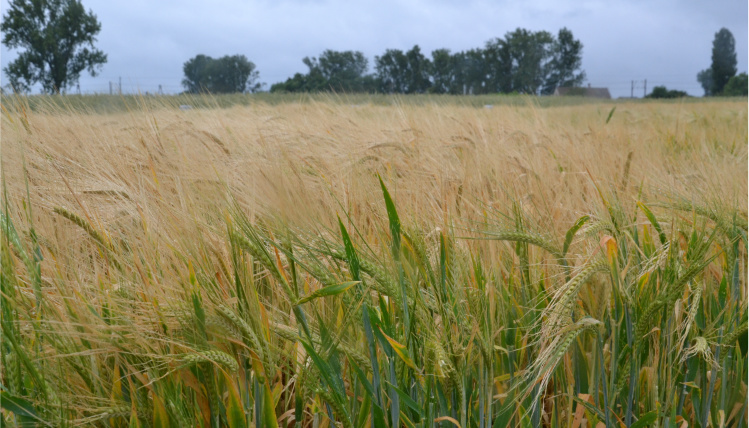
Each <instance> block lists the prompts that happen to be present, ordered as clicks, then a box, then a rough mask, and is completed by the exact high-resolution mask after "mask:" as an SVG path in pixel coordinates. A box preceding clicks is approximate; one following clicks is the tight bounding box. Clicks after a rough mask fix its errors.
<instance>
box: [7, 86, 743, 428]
mask: <svg viewBox="0 0 749 428" xmlns="http://www.w3.org/2000/svg"><path fill="white" fill-rule="evenodd" d="M115 98H116V97H115ZM60 100H63V101H60ZM121 101H122V99H120V101H118V100H117V99H106V98H101V99H97V100H96V101H95V102H96V103H101V105H102V106H106V107H101V108H98V107H97V106H93V107H92V104H89V105H88V106H87V105H86V103H85V102H83V101H81V99H80V98H78V99H76V98H74V97H69V98H67V99H65V98H62V97H60V98H57V99H51V100H50V99H45V98H43V97H31V98H28V99H27V98H12V99H11V98H4V99H3V104H2V106H3V110H2V128H1V130H0V131H1V137H2V148H1V152H0V155H1V159H2V195H3V196H2V213H1V214H0V215H1V217H0V220H1V224H0V226H1V228H2V244H1V249H2V254H1V255H2V268H1V269H0V270H1V276H0V299H2V300H1V301H0V304H1V306H2V308H1V310H2V320H1V324H2V343H1V344H0V354H1V355H0V356H1V357H2V358H1V361H2V363H1V364H2V371H1V373H0V374H1V380H0V381H1V384H0V394H1V396H0V399H1V400H0V404H2V406H1V407H2V425H3V426H9V427H21V426H50V427H77V426H97V427H191V426H196V427H211V428H213V427H232V428H233V427H315V428H318V427H319V428H324V427H337V426H342V427H357V428H359V427H454V426H458V427H478V428H485V427H486V428H490V427H498V428H499V427H574V428H578V427H635V428H640V427H646V426H655V427H665V428H670V427H679V428H683V427H708V426H710V427H746V426H747V416H748V415H747V380H746V379H747V275H746V272H747V192H748V190H747V174H748V166H747V157H748V153H747V141H748V138H749V137H748V133H747V120H748V118H747V103H746V99H745V98H744V99H722V100H692V101H676V102H581V101H575V102H568V103H565V102H559V101H553V102H547V101H543V100H539V99H534V98H523V97H513V98H512V100H511V101H508V102H497V101H496V100H495V101H485V100H483V99H482V100H479V102H476V99H471V98H470V97H466V98H456V97H451V98H448V97H432V98H429V97H423V98H408V97H403V98H392V97H381V98H376V99H375V98H361V99H356V98H347V97H322V96H321V97H307V98H304V99H291V98H289V99H283V100H280V101H278V100H277V101H278V102H272V99H267V100H263V99H261V100H260V101H257V102H251V103H244V104H242V103H236V102H229V101H227V100H224V99H222V98H211V97H205V98H192V99H190V100H187V101H185V100H183V99H180V98H159V99H149V98H146V97H133V98H131V99H129V100H128V101H127V102H121ZM490 102H491V103H494V105H493V107H492V108H487V107H484V104H489V103H490ZM183 104H191V105H192V106H193V108H190V109H185V108H183V109H180V105H183ZM97 105H98V104H97Z"/></svg>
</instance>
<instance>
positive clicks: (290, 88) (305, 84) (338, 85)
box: [270, 49, 374, 92]
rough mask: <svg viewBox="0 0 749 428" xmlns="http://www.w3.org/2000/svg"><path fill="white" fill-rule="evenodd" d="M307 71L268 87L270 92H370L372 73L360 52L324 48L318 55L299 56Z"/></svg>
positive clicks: (372, 87) (372, 89) (372, 86)
mask: <svg viewBox="0 0 749 428" xmlns="http://www.w3.org/2000/svg"><path fill="white" fill-rule="evenodd" d="M302 62H303V63H304V65H306V66H307V68H308V69H309V71H308V72H307V74H301V73H297V74H295V75H294V77H293V78H290V79H286V81H285V82H283V83H276V84H274V85H273V86H271V88H270V91H271V92H322V91H331V90H332V91H342V92H372V91H374V82H373V78H372V76H369V75H366V74H365V73H366V72H367V68H368V60H367V58H366V57H365V56H364V54H363V53H361V52H359V51H333V50H330V49H327V50H325V51H324V52H323V53H322V54H321V55H320V57H319V58H316V57H305V58H304V59H302Z"/></svg>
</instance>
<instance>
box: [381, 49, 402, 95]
mask: <svg viewBox="0 0 749 428" xmlns="http://www.w3.org/2000/svg"><path fill="white" fill-rule="evenodd" d="M407 69H408V58H406V54H404V53H403V51H402V50H400V49H387V50H386V51H385V53H384V54H382V55H381V56H375V76H376V77H377V82H378V88H379V90H380V91H382V92H384V93H386V94H392V93H401V94H402V93H405V92H406V90H407V88H408V86H407V79H408V77H407V75H406V74H407Z"/></svg>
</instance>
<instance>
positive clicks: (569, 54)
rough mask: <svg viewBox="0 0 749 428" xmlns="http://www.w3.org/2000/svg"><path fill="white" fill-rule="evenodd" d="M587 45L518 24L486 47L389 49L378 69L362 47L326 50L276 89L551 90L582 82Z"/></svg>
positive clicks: (561, 33) (389, 91) (564, 32)
mask: <svg viewBox="0 0 749 428" xmlns="http://www.w3.org/2000/svg"><path fill="white" fill-rule="evenodd" d="M582 50H583V45H582V43H581V42H580V41H579V40H576V39H575V38H574V36H573V34H572V32H571V31H570V30H568V29H567V28H562V29H561V30H559V32H558V34H557V35H556V37H555V36H554V35H552V34H551V33H549V32H548V31H530V30H527V29H523V28H518V29H516V30H515V31H512V32H509V33H507V34H506V35H505V37H504V38H495V39H492V40H489V41H487V42H486V43H485V45H484V47H483V48H475V49H469V50H466V51H461V52H455V53H452V52H450V50H449V49H437V50H435V51H432V52H431V56H430V57H427V56H426V55H425V54H424V53H423V52H422V50H421V48H420V47H419V45H415V46H414V47H412V48H411V49H409V50H407V51H405V52H404V51H402V50H400V49H387V50H386V51H385V52H384V53H383V54H382V55H378V56H375V59H374V72H373V73H367V70H368V68H369V62H368V60H367V58H366V57H365V56H364V54H362V53H361V52H359V51H333V50H325V51H324V52H323V53H322V54H321V55H320V56H319V57H317V58H315V57H312V58H310V57H305V58H304V59H303V60H302V62H303V63H304V64H305V65H306V66H307V68H308V71H307V73H305V74H302V73H296V74H295V75H294V76H293V77H291V78H289V79H287V80H286V81H284V82H279V83H276V84H274V85H272V86H271V88H270V91H271V92H323V91H339V92H378V93H386V94H392V93H399V94H423V93H436V94H487V93H513V92H514V93H523V94H551V93H553V92H554V90H555V89H556V88H557V87H560V86H580V85H581V84H582V83H583V81H584V80H585V72H584V71H582V70H581V66H582Z"/></svg>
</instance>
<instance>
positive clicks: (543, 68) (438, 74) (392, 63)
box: [0, 0, 749, 98]
mask: <svg viewBox="0 0 749 428" xmlns="http://www.w3.org/2000/svg"><path fill="white" fill-rule="evenodd" d="M100 30H101V24H100V23H99V21H98V19H97V18H96V15H94V13H93V12H92V11H90V10H89V11H86V10H85V9H84V7H83V5H82V4H81V2H80V0H34V1H30V0H9V4H8V8H7V9H6V11H5V13H4V14H3V20H2V23H0V31H2V35H3V37H2V43H3V44H4V45H5V46H7V47H8V48H9V49H19V48H20V49H23V51H22V52H20V53H19V55H18V57H17V58H16V59H15V60H14V61H11V62H10V63H8V65H7V66H6V67H5V68H4V69H3V71H4V72H5V74H6V76H7V77H8V87H9V89H10V90H13V91H20V92H28V91H29V90H30V89H31V86H32V85H34V84H41V86H42V90H43V92H46V93H60V92H64V91H65V89H66V88H69V87H71V86H73V85H75V84H76V83H77V82H78V79H79V78H80V75H81V73H82V72H84V71H87V72H88V73H90V74H91V75H92V76H96V74H97V73H98V72H99V71H100V70H101V68H102V66H103V64H105V63H106V62H107V55H106V54H105V53H104V52H102V51H101V50H99V49H96V47H95V46H94V42H95V41H96V35H97V34H98V33H99V31H100ZM582 50H583V45H582V43H581V42H580V41H579V40H576V39H575V38H574V36H573V35H572V32H571V31H570V30H568V29H567V28H562V29H561V30H559V32H558V33H557V35H556V36H555V35H552V34H551V33H549V32H548V31H530V30H527V29H523V28H518V29H516V30H515V31H512V32H509V33H507V34H505V36H504V37H503V38H495V39H492V40H489V41H487V42H486V43H485V44H484V46H483V47H481V48H475V49H469V50H466V51H461V52H455V53H452V52H450V50H448V49H437V50H435V51H433V52H431V55H430V56H429V57H427V56H426V55H425V54H424V53H423V52H422V51H421V48H420V47H419V45H415V46H414V47H413V48H411V49H409V50H407V51H405V52H404V51H402V50H399V49H387V50H386V51H385V52H384V53H383V54H382V55H378V56H375V58H374V71H373V72H372V73H369V72H368V71H369V61H368V59H367V58H366V57H365V56H364V54H362V53H361V52H359V51H333V50H325V51H324V52H323V53H322V54H321V55H320V56H319V57H317V58H315V57H311V58H310V57H305V58H304V59H303V60H302V62H303V63H304V64H305V65H306V66H307V68H308V71H307V73H304V74H303V73H296V74H295V75H294V76H293V77H291V78H288V79H286V81H284V82H279V83H276V84H274V85H272V86H271V87H270V91H271V92H321V91H339V92H370V93H374V92H378V93H388V94H392V93H401V94H421V93H436V94H487V93H523V94H533V95H539V94H540V95H546V94H552V93H553V92H554V90H555V89H556V88H558V87H570V86H571V87H575V86H580V85H581V84H582V83H583V82H584V81H585V72H584V71H583V70H582V69H581V66H582ZM183 72H184V76H185V77H184V79H183V80H182V85H183V87H184V88H185V90H186V92H191V93H198V92H204V91H205V92H211V93H231V92H257V91H259V90H261V89H262V88H263V86H264V84H263V83H259V73H258V71H257V68H256V66H255V64H254V63H252V62H251V61H249V60H248V59H247V57H245V56H244V55H232V56H224V57H221V58H215V59H214V58H211V57H210V56H207V55H202V54H201V55H197V56H196V57H194V58H192V59H190V60H188V61H187V62H186V63H184V65H183ZM736 72H737V69H736V49H735V39H734V37H733V34H731V32H730V31H729V30H728V29H726V28H722V29H720V31H718V32H717V33H716V34H715V39H714V40H713V50H712V63H711V66H710V67H709V68H707V69H705V70H702V71H700V72H699V73H698V74H697V80H698V81H699V82H700V84H701V85H702V87H703V89H704V90H705V96H714V95H733V96H737V95H738V96H746V95H747V92H749V91H748V89H747V73H746V72H744V73H740V74H736ZM685 95H686V93H685V92H683V91H678V90H668V89H667V88H666V87H664V86H658V87H656V88H654V89H653V92H652V93H651V94H650V95H649V97H652V98H672V97H681V96H685Z"/></svg>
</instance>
